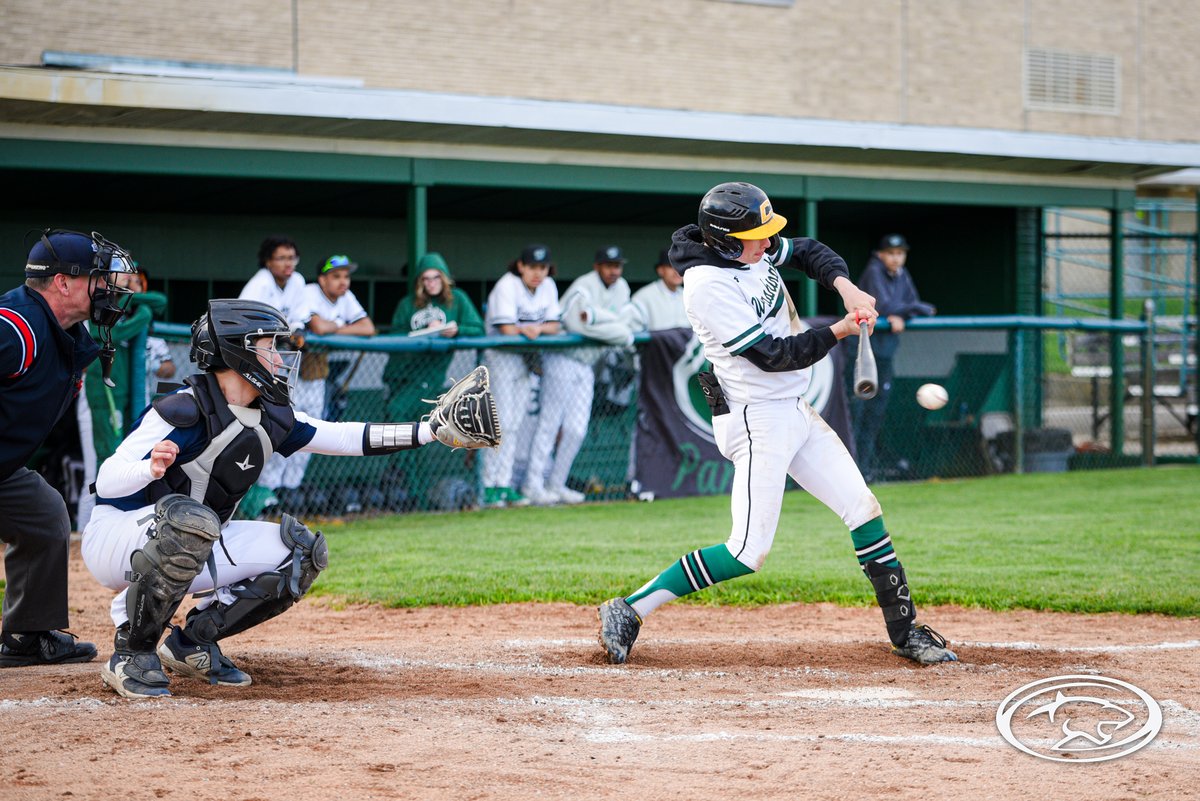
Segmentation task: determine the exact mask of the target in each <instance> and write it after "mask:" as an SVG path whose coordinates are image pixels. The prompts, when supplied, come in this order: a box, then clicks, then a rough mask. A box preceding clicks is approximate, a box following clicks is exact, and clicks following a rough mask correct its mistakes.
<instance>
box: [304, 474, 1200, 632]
mask: <svg viewBox="0 0 1200 801" xmlns="http://www.w3.org/2000/svg"><path fill="white" fill-rule="evenodd" d="M1198 489H1200V467H1192V466H1184V467H1171V468H1158V469H1153V470H1142V469H1133V470H1109V471H1088V472H1078V473H1058V474H1046V473H1043V474H1032V475H1026V476H1000V477H994V478H986V479H970V480H959V481H941V482H928V483H920V484H905V485H891V486H882V487H880V488H878V491H877V494H878V496H879V499H880V501H881V502H882V504H883V507H884V510H885V514H884V519H885V521H886V522H887V525H888V529H889V530H890V531H891V532H892V534H893V538H894V540H895V542H896V547H897V551H898V553H899V555H900V557H901V559H902V560H903V562H904V564H905V568H906V570H907V572H908V575H909V578H910V580H911V582H912V585H913V589H914V593H915V597H916V598H917V599H918V601H919V602H920V603H924V604H937V603H953V604H962V605H964V606H975V607H984V608H988V609H1012V608H1029V609H1049V610H1064V611H1073V612H1108V611H1118V612H1161V613H1165V614H1170V615H1182V616H1191V615H1200V581H1198V579H1200V493H1198V492H1197V490H1198ZM728 528H729V500H728V498H727V497H705V498H691V499H680V500H662V501H658V502H655V503H652V504H645V503H641V504H638V503H612V504H597V505H588V506H581V507H573V508H562V509H508V510H489V511H481V512H472V513H463V514H449V515H432V514H420V515H407V516H401V517H386V518H378V519H374V520H365V521H357V522H353V523H347V524H334V525H328V526H325V527H324V530H325V533H326V535H327V536H328V538H329V543H330V549H331V557H330V562H331V567H330V569H329V570H327V571H326V572H325V573H324V574H323V575H322V576H321V578H320V579H319V580H318V582H317V585H316V587H314V592H315V593H318V594H321V595H326V596H334V597H338V598H341V599H344V600H345V601H347V602H371V603H379V604H384V605H386V606H424V605H429V604H447V605H463V604H488V603H503V602H509V601H568V602H571V603H579V604H593V603H596V602H598V601H600V600H603V599H604V598H608V597H611V596H613V595H617V594H619V593H620V594H627V593H630V592H632V591H633V590H635V589H637V588H638V587H639V586H641V585H642V584H643V583H645V582H646V581H647V580H648V579H650V578H652V577H653V576H654V575H655V574H657V573H658V572H659V571H661V570H662V569H664V568H665V567H667V566H668V565H669V564H671V562H673V561H674V560H675V559H677V558H679V557H680V556H681V555H682V554H683V553H685V552H687V551H690V550H694V549H695V548H699V547H704V546H707V545H711V544H714V543H717V542H722V541H724V539H725V537H726V536H727V534H728ZM689 600H692V601H694V602H698V603H707V604H746V605H754V604H770V603H779V602H789V601H809V602H813V601H832V602H835V603H840V604H850V605H864V604H870V603H873V595H872V594H871V590H870V586H869V585H868V583H867V582H866V580H865V579H864V578H863V577H862V574H861V572H860V571H859V570H858V567H857V564H856V562H855V560H854V556H853V552H852V550H851V547H850V537H849V534H848V533H847V531H846V530H845V528H844V527H843V526H842V524H841V523H840V521H839V520H838V519H837V518H836V517H835V516H834V515H833V514H832V513H831V512H829V511H828V510H827V509H825V507H823V506H821V505H820V504H819V503H817V502H816V501H815V500H813V499H812V498H811V497H809V496H808V495H807V494H805V493H802V492H791V493H788V494H787V495H786V497H785V500H784V504H783V513H782V516H781V519H780V525H779V532H778V534H777V535H776V540H775V545H774V548H773V549H772V551H771V555H770V557H769V558H768V559H767V563H766V565H765V567H764V568H763V570H762V572H761V573H759V574H756V575H752V576H747V577H744V578H740V579H737V580H735V581H731V582H728V583H726V584H722V585H718V586H716V587H713V588H710V589H709V590H706V591H705V592H703V593H699V594H697V595H695V596H691V597H690V598H689Z"/></svg>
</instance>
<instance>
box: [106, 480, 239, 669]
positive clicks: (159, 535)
mask: <svg viewBox="0 0 1200 801" xmlns="http://www.w3.org/2000/svg"><path fill="white" fill-rule="evenodd" d="M220 536H221V520H220V518H219V517H217V513H216V512H214V511H213V510H212V509H209V508H208V507H207V506H205V505H204V504H202V503H199V502H197V501H194V500H192V499H191V498H189V497H187V496H186V495H168V496H166V497H165V498H162V499H160V500H159V502H158V503H157V504H155V507H154V526H153V528H152V531H151V534H150V539H149V540H147V542H146V545H145V546H144V547H142V548H141V549H140V550H137V551H134V552H133V553H132V554H131V555H130V557H129V567H130V570H129V572H128V573H126V574H125V578H126V579H127V580H128V581H129V592H128V594H127V595H126V598H125V609H126V612H127V614H128V615H129V644H130V648H131V649H132V650H135V651H137V650H153V648H154V644H155V643H157V642H158V637H159V635H161V634H162V630H163V627H164V626H166V624H167V621H169V620H170V619H171V615H173V614H174V613H175V610H176V609H177V608H178V607H179V602H180V601H182V600H183V596H184V595H186V594H187V591H188V587H190V586H191V584H192V580H193V579H194V578H196V576H197V575H199V573H200V571H201V570H203V569H204V564H205V563H206V562H207V561H208V559H209V556H210V555H211V554H212V549H213V543H215V542H216V541H217V539H218V538H219V537H220Z"/></svg>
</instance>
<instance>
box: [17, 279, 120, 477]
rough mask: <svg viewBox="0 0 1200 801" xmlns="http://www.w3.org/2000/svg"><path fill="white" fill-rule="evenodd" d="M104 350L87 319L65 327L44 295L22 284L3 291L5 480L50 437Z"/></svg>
mask: <svg viewBox="0 0 1200 801" xmlns="http://www.w3.org/2000/svg"><path fill="white" fill-rule="evenodd" d="M99 354H100V346H99V345H97V344H96V342H95V340H93V339H92V337H91V335H90V334H89V333H88V332H87V329H86V328H85V327H84V325H83V323H75V324H74V325H73V326H71V327H70V328H68V329H67V330H65V331H64V330H63V327H62V326H61V325H59V324H58V320H57V319H55V317H54V313H53V312H52V311H50V306H49V304H47V303H46V299H45V298H43V297H42V296H41V294H40V293H38V292H34V291H33V290H32V289H29V288H28V287H26V286H24V285H22V286H19V287H17V288H16V289H13V290H10V291H8V292H6V293H4V294H3V295H0V431H2V432H4V433H3V435H2V436H0V481H3V480H4V479H6V478H8V477H9V476H11V475H12V474H13V473H14V472H16V470H17V468H19V467H24V466H25V463H26V462H28V461H29V458H30V457H31V456H33V454H34V452H35V451H37V449H38V448H39V447H40V446H41V444H42V442H44V441H45V439H46V437H47V436H48V435H49V434H50V429H52V428H54V426H55V424H57V423H58V421H59V419H61V418H62V416H63V415H64V414H65V413H66V411H67V409H69V408H70V407H71V401H72V400H73V399H74V398H75V396H76V395H78V394H79V388H80V386H81V384H82V381H83V371H84V370H85V369H87V366H88V365H89V364H91V363H92V362H93V361H94V360H95V359H96V357H97V356H98V355H99Z"/></svg>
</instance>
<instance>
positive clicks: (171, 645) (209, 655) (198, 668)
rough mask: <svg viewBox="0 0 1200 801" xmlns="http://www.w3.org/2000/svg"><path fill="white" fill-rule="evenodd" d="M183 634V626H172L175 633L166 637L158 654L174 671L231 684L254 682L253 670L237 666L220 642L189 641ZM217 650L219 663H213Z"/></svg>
mask: <svg viewBox="0 0 1200 801" xmlns="http://www.w3.org/2000/svg"><path fill="white" fill-rule="evenodd" d="M182 634H183V632H182V631H181V630H180V628H179V626H171V633H170V634H168V635H167V638H166V639H165V640H163V643H162V645H160V646H158V655H159V657H160V658H161V659H162V663H163V664H164V665H165V666H166V667H168V668H170V669H171V672H172V673H178V674H179V675H180V676H189V677H191V678H193V679H203V680H204V681H207V682H208V683H209V684H223V685H225V686H227V687H245V686H247V685H249V684H250V683H251V679H250V674H249V673H245V672H243V671H241V670H238V668H237V666H236V665H235V664H233V662H231V661H229V658H228V657H227V656H225V654H223V653H221V649H220V648H219V647H217V644H216V643H213V644H212V645H201V644H199V643H194V642H190V641H188V642H187V643H185V642H184V637H183V636H182ZM213 652H215V654H216V662H217V664H216V667H213V666H212V662H213Z"/></svg>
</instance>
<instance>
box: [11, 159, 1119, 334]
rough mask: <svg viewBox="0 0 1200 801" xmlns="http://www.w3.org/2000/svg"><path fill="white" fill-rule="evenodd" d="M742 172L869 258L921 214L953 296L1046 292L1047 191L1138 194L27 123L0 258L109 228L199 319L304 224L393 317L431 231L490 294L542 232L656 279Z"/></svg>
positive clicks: (803, 220) (920, 245)
mask: <svg viewBox="0 0 1200 801" xmlns="http://www.w3.org/2000/svg"><path fill="white" fill-rule="evenodd" d="M738 179H741V180H749V181H753V182H755V183H758V184H759V185H761V186H762V187H763V188H764V189H766V190H767V191H768V193H770V194H771V196H772V199H773V200H774V201H775V205H776V208H777V210H778V211H780V212H781V213H783V214H785V215H786V216H788V218H789V221H790V224H789V226H788V228H787V229H786V231H787V232H789V233H791V234H792V235H816V236H818V237H819V238H821V239H822V240H823V241H825V242H827V243H828V244H829V245H831V246H832V247H834V248H835V249H836V250H838V251H839V252H840V253H842V254H843V255H844V256H845V257H846V259H847V261H848V262H849V264H850V268H851V274H852V275H857V274H858V272H859V271H860V270H861V269H862V266H863V264H864V263H865V261H866V259H867V257H868V255H869V252H870V250H871V249H872V247H873V246H874V244H875V243H876V242H877V241H878V239H879V237H880V235H881V234H883V233H886V232H890V231H900V232H903V233H904V234H905V235H906V236H907V237H908V239H909V241H910V243H911V244H912V248H913V252H912V255H911V257H910V262H909V263H910V266H911V267H912V269H913V272H914V275H915V277H916V280H917V284H918V286H919V287H920V289H921V292H922V295H923V296H925V297H927V298H928V299H929V300H930V301H932V302H933V303H935V304H936V305H937V306H938V308H939V311H941V312H942V313H944V314H968V313H969V314H1012V313H1025V314H1029V313H1036V311H1037V310H1038V308H1039V307H1037V306H1036V305H1035V306H1034V308H1027V307H1028V306H1030V295H1029V292H1030V290H1031V289H1032V291H1033V292H1034V296H1035V297H1036V295H1037V293H1038V292H1040V263H1039V260H1038V259H1037V258H1036V257H1035V256H1031V255H1030V253H1031V252H1032V251H1031V250H1030V248H1029V244H1028V242H1029V240H1028V237H1029V235H1030V232H1029V225H1030V223H1031V221H1033V222H1034V224H1036V225H1040V222H1038V220H1040V215H1037V214H1036V210H1037V209H1040V208H1041V207H1043V206H1050V205H1054V206H1077V207H1093V208H1104V209H1125V208H1131V207H1132V205H1133V192H1132V191H1115V190H1111V189H1088V188H1062V187H1053V186H1042V185H1028V186H1027V185H1016V184H993V183H960V182H948V181H946V182H935V181H897V180H884V179H878V180H874V179H866V178H836V177H824V176H805V175H769V174H755V173H723V172H694V171H683V170H655V169H632V168H604V167H582V166H564V165H547V164H515V163H498V162H480V161H465V160H464V161H455V160H448V159H446V160H438V159H414V158H406V157H387V156H364V155H344V154H329V153H303V152H282V151H259V150H238V149H224V148H198V147H167V146H151V145H128V144H120V145H118V144H98V143H73V142H52V141H34V140H14V139H9V140H0V182H2V184H0V185H3V186H4V188H5V190H6V191H5V192H3V193H0V256H2V259H0V271H3V273H4V274H5V275H7V276H8V278H7V279H6V284H5V286H11V285H13V284H15V283H16V282H17V281H19V280H21V265H23V263H24V262H23V259H24V256H25V249H26V247H27V245H26V242H27V241H28V240H26V239H25V238H24V237H25V234H26V231H27V230H28V229H31V228H40V227H43V226H47V225H60V226H64V227H78V228H88V227H91V228H95V229H97V230H100V231H102V232H103V233H104V234H105V235H106V236H108V237H110V238H112V239H114V240H116V241H118V242H121V243H122V244H125V245H127V246H128V247H130V248H131V250H132V251H133V252H134V254H135V256H136V257H137V258H138V259H139V260H140V261H141V262H143V263H144V264H145V265H146V266H147V267H148V268H149V269H150V270H151V272H152V275H153V277H154V278H155V283H156V284H158V285H159V286H164V285H165V288H166V290H167V292H168V295H169V297H170V301H171V306H170V307H169V318H170V319H171V320H173V321H178V322H186V321H188V320H191V319H193V318H194V317H195V316H196V315H197V314H198V312H199V310H200V309H201V308H203V304H204V301H205V299H206V298H207V297H209V296H210V293H211V294H212V295H218V296H219V295H223V294H231V293H236V292H237V291H238V290H239V289H240V287H241V285H242V284H243V283H244V282H245V280H246V279H247V278H248V277H249V276H250V274H251V273H252V272H253V271H254V269H255V268H256V265H255V263H254V256H255V252H256V250H257V246H258V243H259V241H260V240H261V239H262V238H263V237H264V236H266V235H267V234H271V233H287V234H289V235H291V236H292V237H293V238H295V239H296V240H297V241H298V243H299V244H300V248H301V261H302V263H301V268H300V269H301V271H302V272H304V274H305V277H306V278H309V279H311V277H312V269H313V267H314V265H315V264H317V263H318V262H320V261H321V260H323V259H324V258H325V257H326V256H328V255H330V254H332V253H347V254H349V255H350V256H351V257H353V258H354V259H355V260H356V261H358V262H359V263H360V265H361V269H360V270H359V272H358V273H356V274H355V286H354V289H355V292H356V294H358V296H359V297H360V299H362V300H363V301H364V303H365V304H366V305H367V306H368V308H369V310H370V311H371V313H372V316H373V317H374V318H375V320H376V322H378V323H387V322H388V321H389V320H390V317H391V312H392V310H393V308H394V307H395V304H396V302H397V301H398V300H399V298H400V297H401V296H402V295H403V294H404V293H405V292H406V291H407V284H408V282H409V281H408V275H407V274H406V265H407V264H408V263H409V262H410V261H411V260H412V259H413V257H414V255H415V254H419V253H420V252H424V251H425V250H438V251H441V252H442V253H443V254H444V255H445V256H446V257H447V260H448V261H449V263H450V266H451V269H452V271H453V272H454V274H455V276H456V278H457V279H458V280H459V282H460V283H461V285H462V286H463V287H464V288H466V289H467V291H468V292H469V293H470V294H471V295H472V296H473V297H474V298H475V299H476V301H482V299H483V298H484V297H485V296H486V292H487V290H488V288H489V287H490V285H491V284H492V283H493V282H494V281H495V280H496V279H497V278H498V277H499V276H500V275H501V274H502V272H503V270H504V269H505V266H506V265H507V263H508V262H509V261H510V260H511V259H512V258H513V257H514V256H515V255H516V254H517V252H518V251H519V250H520V248H521V247H522V245H524V244H525V243H527V242H532V241H539V242H544V243H546V244H548V245H550V246H551V248H552V250H553V251H554V255H555V259H556V261H557V262H558V264H559V276H560V281H561V280H562V279H568V280H569V279H571V278H574V277H576V276H578V275H580V274H582V273H583V272H585V271H586V270H588V269H589V268H590V264H591V259H592V254H593V253H594V251H595V250H596V248H598V247H600V246H602V245H607V244H610V243H616V244H620V245H622V246H623V247H624V248H625V249H626V251H627V253H628V255H629V257H630V263H629V265H628V266H627V268H626V277H627V278H628V279H629V280H630V282H631V283H632V284H634V285H635V286H636V285H638V284H641V283H645V282H648V281H650V280H653V278H654V276H653V272H652V265H653V262H654V260H655V257H656V255H657V253H658V251H659V250H660V249H662V248H663V247H666V246H667V245H668V244H669V237H670V234H671V232H672V231H673V230H674V229H675V228H676V227H678V226H679V225H682V224H685V223H687V222H690V221H692V220H693V219H694V215H695V209H696V204H697V201H698V199H699V197H700V195H701V194H703V192H704V191H705V190H706V189H708V188H709V187H710V186H712V185H714V184H716V183H719V182H721V181H727V180H738ZM1022 231H1023V232H1024V234H1023V235H1024V237H1025V243H1026V244H1025V247H1024V250H1022V248H1021V246H1020V242H1019V240H1020V237H1019V233H1020V232H1022ZM1038 233H1040V232H1038ZM164 282H165V283H164ZM807 297H808V298H812V297H813V296H812V295H811V294H810V295H808V296H807ZM815 298H816V301H815V309H814V310H816V311H830V312H832V311H833V310H834V305H833V298H832V296H831V295H829V294H828V293H823V292H822V293H819V294H818V295H816V296H815ZM812 302H813V301H812V300H808V301H806V303H812Z"/></svg>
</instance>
